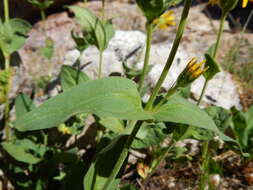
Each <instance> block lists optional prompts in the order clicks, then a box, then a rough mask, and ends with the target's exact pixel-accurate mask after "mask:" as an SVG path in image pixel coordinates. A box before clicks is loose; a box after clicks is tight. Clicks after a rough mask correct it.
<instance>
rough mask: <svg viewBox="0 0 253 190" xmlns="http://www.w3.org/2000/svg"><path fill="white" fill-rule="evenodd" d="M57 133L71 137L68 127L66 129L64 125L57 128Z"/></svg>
mask: <svg viewBox="0 0 253 190" xmlns="http://www.w3.org/2000/svg"><path fill="white" fill-rule="evenodd" d="M58 131H59V132H60V133H62V134H63V135H71V130H70V128H69V127H67V126H66V125H65V124H61V125H59V127H58Z"/></svg>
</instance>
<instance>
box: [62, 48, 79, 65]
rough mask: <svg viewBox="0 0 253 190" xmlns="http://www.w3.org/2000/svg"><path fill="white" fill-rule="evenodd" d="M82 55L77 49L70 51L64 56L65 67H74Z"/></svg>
mask: <svg viewBox="0 0 253 190" xmlns="http://www.w3.org/2000/svg"><path fill="white" fill-rule="evenodd" d="M80 55H81V53H80V51H78V50H77V49H74V50H71V51H68V52H67V54H66V55H65V56H64V64H65V65H72V64H73V63H75V62H76V60H77V59H78V58H79V57H80Z"/></svg>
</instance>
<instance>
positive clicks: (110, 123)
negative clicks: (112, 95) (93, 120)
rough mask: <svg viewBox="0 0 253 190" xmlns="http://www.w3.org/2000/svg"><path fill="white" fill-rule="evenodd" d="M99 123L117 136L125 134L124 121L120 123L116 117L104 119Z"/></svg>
mask: <svg viewBox="0 0 253 190" xmlns="http://www.w3.org/2000/svg"><path fill="white" fill-rule="evenodd" d="M99 123H100V124H101V125H103V126H104V127H105V128H107V129H109V130H111V131H113V132H114V133H117V134H123V133H124V129H125V128H124V125H123V123H122V121H120V120H119V119H117V118H114V117H103V118H101V119H100V120H99Z"/></svg>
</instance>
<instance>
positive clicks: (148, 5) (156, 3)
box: [136, 0, 164, 22]
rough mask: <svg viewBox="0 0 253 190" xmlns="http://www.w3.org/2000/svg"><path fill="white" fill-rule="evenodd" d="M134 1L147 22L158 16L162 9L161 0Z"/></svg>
mask: <svg viewBox="0 0 253 190" xmlns="http://www.w3.org/2000/svg"><path fill="white" fill-rule="evenodd" d="M136 3H137V5H138V6H139V8H140V9H141V10H142V12H143V14H144V15H145V16H146V18H147V20H148V21H149V22H152V21H153V20H154V19H155V18H157V17H159V16H160V15H161V14H162V13H163V11H164V2H163V0H136Z"/></svg>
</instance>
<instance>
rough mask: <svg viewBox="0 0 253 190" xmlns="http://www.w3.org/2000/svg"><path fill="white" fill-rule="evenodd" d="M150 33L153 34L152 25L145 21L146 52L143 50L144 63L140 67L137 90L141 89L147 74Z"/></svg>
mask: <svg viewBox="0 0 253 190" xmlns="http://www.w3.org/2000/svg"><path fill="white" fill-rule="evenodd" d="M152 34H153V26H152V24H151V23H148V22H147V39H146V52H145V59H144V65H143V69H142V73H141V78H140V84H139V91H141V90H142V87H143V82H144V79H145V75H146V74H147V70H148V63H149V57H150V49H151V41H152Z"/></svg>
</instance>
